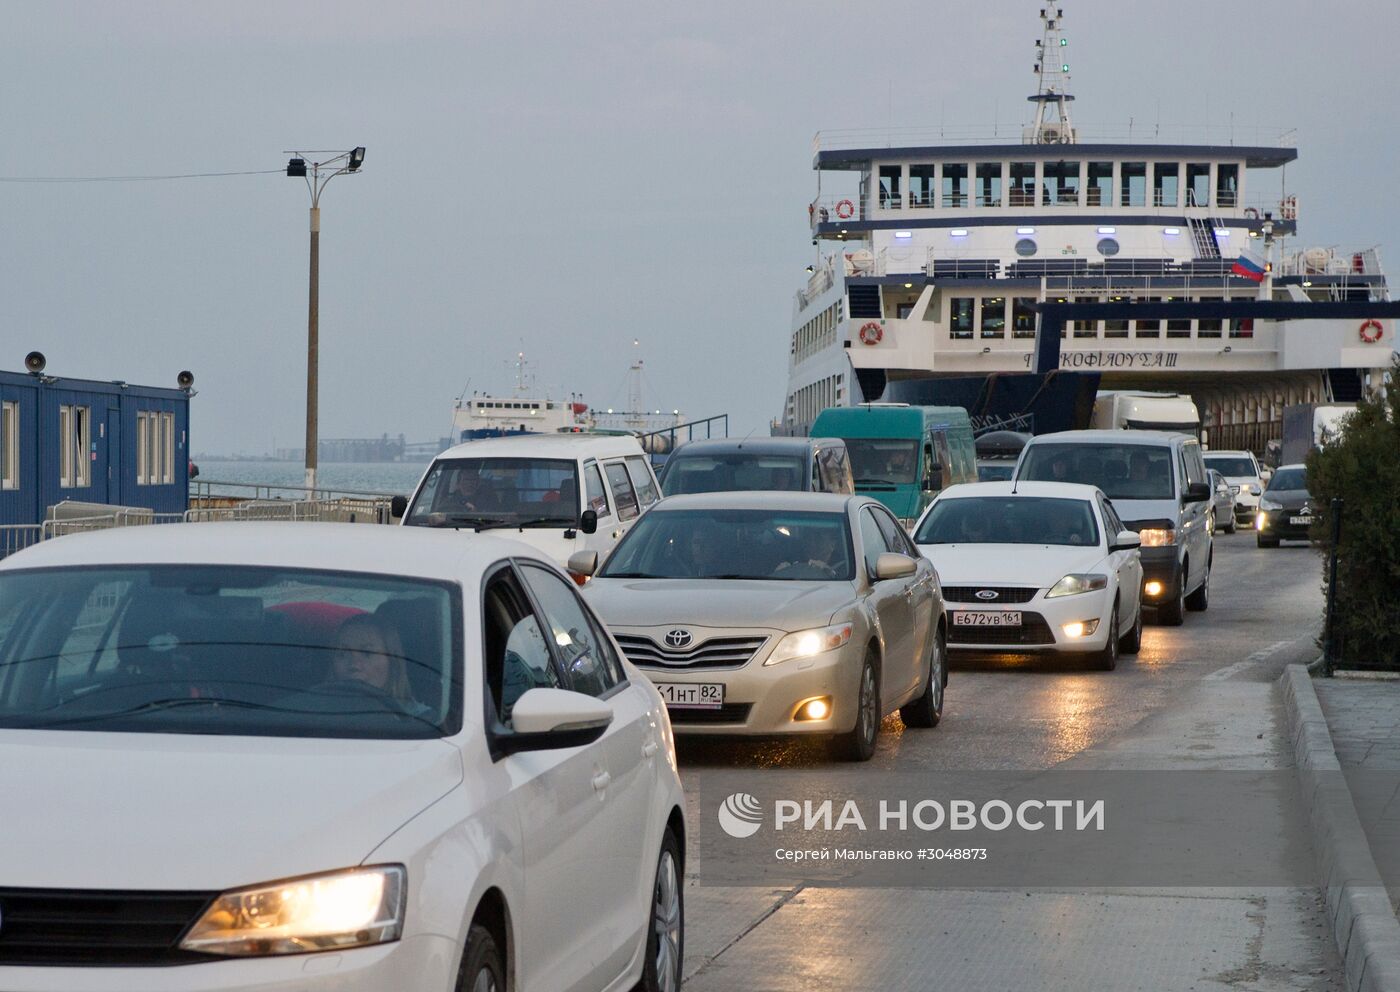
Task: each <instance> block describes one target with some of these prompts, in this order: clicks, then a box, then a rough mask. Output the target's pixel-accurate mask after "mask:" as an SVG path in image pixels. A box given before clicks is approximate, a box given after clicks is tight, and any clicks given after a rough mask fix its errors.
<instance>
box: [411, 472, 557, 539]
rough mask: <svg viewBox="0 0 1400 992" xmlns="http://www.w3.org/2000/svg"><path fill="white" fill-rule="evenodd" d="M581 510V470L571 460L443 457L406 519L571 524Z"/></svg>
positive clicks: (446, 523)
mask: <svg viewBox="0 0 1400 992" xmlns="http://www.w3.org/2000/svg"><path fill="white" fill-rule="evenodd" d="M578 515H579V505H578V469H577V467H576V466H575V464H574V462H572V461H570V460H567V459H547V458H445V459H442V460H439V461H437V462H435V463H434V464H433V467H432V470H431V471H429V472H428V477H427V478H426V479H424V480H423V486H422V488H421V489H420V490H419V493H418V496H417V498H416V499H414V501H413V506H412V508H411V509H410V510H409V512H408V518H407V519H406V520H405V521H404V522H405V523H407V524H410V525H415V526H420V527H458V526H463V525H481V524H493V523H494V524H503V525H510V526H514V525H517V524H523V525H525V526H530V527H571V526H573V525H574V524H576V523H577V522H578Z"/></svg>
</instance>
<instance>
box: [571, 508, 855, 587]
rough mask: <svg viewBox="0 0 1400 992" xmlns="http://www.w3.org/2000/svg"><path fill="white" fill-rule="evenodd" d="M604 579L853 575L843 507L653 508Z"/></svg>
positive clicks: (625, 540)
mask: <svg viewBox="0 0 1400 992" xmlns="http://www.w3.org/2000/svg"><path fill="white" fill-rule="evenodd" d="M598 575H599V578H604V579H621V578H628V579H781V580H784V581H810V582H831V581H835V580H838V579H840V580H845V581H850V580H851V579H853V578H855V558H854V555H853V554H852V553H851V534H850V529H849V528H848V527H847V524H846V515H845V514H844V513H789V512H786V511H782V510H653V511H652V512H650V513H648V514H646V515H645V516H643V517H642V518H641V519H640V520H638V521H637V524H636V526H634V527H633V528H632V530H631V531H629V532H628V534H627V536H626V537H624V538H623V539H622V543H620V544H619V545H618V546H617V550H616V551H614V552H613V553H612V555H611V557H609V558H608V563H607V565H605V566H604V567H603V570H602V571H601V572H599V573H598Z"/></svg>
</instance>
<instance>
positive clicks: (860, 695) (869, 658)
mask: <svg viewBox="0 0 1400 992" xmlns="http://www.w3.org/2000/svg"><path fill="white" fill-rule="evenodd" d="M877 661H878V658H877V656H876V654H875V651H874V650H873V649H872V650H870V651H867V652H866V653H865V663H864V664H863V665H861V668H860V688H859V689H858V690H857V692H856V725H855V726H854V727H852V728H851V729H850V731H849V732H848V733H845V734H842V735H840V736H839V737H837V738H836V740H835V742H834V745H835V752H836V754H837V756H838V757H841V758H844V759H845V760H846V761H869V760H870V759H871V757H873V756H874V754H875V741H876V739H877V738H878V737H879V736H880V679H879V676H878V675H877V674H876V663H877Z"/></svg>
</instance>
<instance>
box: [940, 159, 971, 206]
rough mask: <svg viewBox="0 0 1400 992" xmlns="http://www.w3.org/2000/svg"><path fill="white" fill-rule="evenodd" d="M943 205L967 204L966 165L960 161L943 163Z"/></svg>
mask: <svg viewBox="0 0 1400 992" xmlns="http://www.w3.org/2000/svg"><path fill="white" fill-rule="evenodd" d="M943 205H944V206H945V207H965V206H967V166H966V165H963V164H962V163H961V162H959V163H957V164H948V163H946V162H945V163H944V164H943Z"/></svg>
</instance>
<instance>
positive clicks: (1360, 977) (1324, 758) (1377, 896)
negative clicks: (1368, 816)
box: [1281, 665, 1400, 992]
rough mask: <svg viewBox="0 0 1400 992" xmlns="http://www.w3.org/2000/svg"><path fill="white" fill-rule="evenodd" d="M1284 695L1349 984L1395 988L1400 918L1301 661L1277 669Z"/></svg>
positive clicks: (1373, 990)
mask: <svg viewBox="0 0 1400 992" xmlns="http://www.w3.org/2000/svg"><path fill="white" fill-rule="evenodd" d="M1281 681H1282V682H1283V698H1284V704H1285V709H1286V711H1287V714H1288V736H1289V739H1290V740H1291V742H1292V744H1293V755H1294V758H1295V761H1296V765H1297V772H1298V785H1299V787H1300V790H1301V793H1302V798H1303V809H1304V811H1305V812H1306V814H1307V817H1308V823H1309V826H1310V827H1311V830H1312V840H1313V848H1314V849H1315V851H1316V853H1317V867H1318V878H1319V879H1320V881H1321V883H1322V889H1323V892H1324V894H1325V896H1326V899H1327V919H1328V922H1329V923H1331V925H1332V936H1333V938H1334V939H1335V940H1336V942H1337V950H1338V952H1340V954H1341V956H1342V961H1343V964H1344V966H1345V970H1346V987H1347V989H1348V990H1349V992H1400V922H1397V921H1396V919H1395V910H1394V907H1392V906H1391V904H1390V896H1389V895H1388V894H1387V892H1386V889H1385V885H1384V883H1382V881H1381V876H1380V872H1379V871H1378V870H1377V869H1376V862H1375V859H1374V858H1372V857H1371V847H1370V845H1369V844H1368V843H1367V840H1366V834H1365V832H1364V831H1363V830H1362V829H1361V820H1360V819H1359V818H1358V817H1357V815H1356V806H1355V804H1354V803H1353V802H1352V798H1351V792H1350V791H1349V790H1348V789H1347V784H1346V780H1345V779H1344V778H1343V777H1342V766H1341V764H1340V763H1339V762H1338V761H1337V752H1336V751H1335V750H1334V749H1333V747H1332V735H1331V733H1330V732H1329V731H1328V730H1327V721H1326V719H1324V717H1323V715H1322V705H1321V704H1320V703H1319V702H1318V700H1317V692H1316V691H1315V690H1314V689H1313V686H1312V679H1311V678H1310V677H1309V675H1308V670H1307V668H1306V667H1305V666H1303V665H1289V666H1288V667H1287V668H1285V669H1284V672H1283V676H1282V678H1281Z"/></svg>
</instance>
